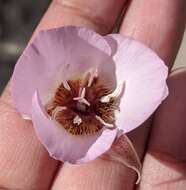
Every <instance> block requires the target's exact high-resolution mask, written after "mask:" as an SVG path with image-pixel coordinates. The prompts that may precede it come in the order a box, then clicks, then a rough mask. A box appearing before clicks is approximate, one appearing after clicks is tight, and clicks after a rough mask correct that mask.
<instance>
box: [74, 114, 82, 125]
mask: <svg viewBox="0 0 186 190" xmlns="http://www.w3.org/2000/svg"><path fill="white" fill-rule="evenodd" d="M81 123H82V119H81V118H80V117H79V115H76V117H74V120H73V124H77V125H80V124H81Z"/></svg>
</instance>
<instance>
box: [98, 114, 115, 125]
mask: <svg viewBox="0 0 186 190" xmlns="http://www.w3.org/2000/svg"><path fill="white" fill-rule="evenodd" d="M95 118H96V119H97V120H98V121H99V122H100V123H102V124H103V125H104V126H105V127H108V128H113V127H114V125H113V124H110V123H106V122H105V121H104V120H103V119H102V118H101V117H100V116H98V115H96V116H95Z"/></svg>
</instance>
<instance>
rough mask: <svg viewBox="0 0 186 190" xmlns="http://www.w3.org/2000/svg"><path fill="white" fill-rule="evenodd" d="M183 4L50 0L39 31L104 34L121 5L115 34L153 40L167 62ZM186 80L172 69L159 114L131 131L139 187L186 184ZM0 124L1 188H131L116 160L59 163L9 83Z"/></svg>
mask: <svg viewBox="0 0 186 190" xmlns="http://www.w3.org/2000/svg"><path fill="white" fill-rule="evenodd" d="M185 8H186V6H185V2H184V0H177V1H174V0H164V1H161V0H149V1H148V2H147V1H145V0H139V1H132V2H131V3H130V6H128V4H127V2H126V1H124V0H118V1H117V3H116V2H115V1H114V0H108V1H107V2H100V1H98V0H95V1H91V0H90V1H84V0H76V1H75V0H71V1H61V0H55V1H53V2H52V3H51V6H50V8H49V9H48V11H47V13H46V14H45V16H44V17H43V19H42V21H41V23H40V24H39V26H38V28H37V30H36V32H37V31H38V30H41V29H47V28H53V27H58V26H63V25H69V24H70V25H83V26H86V27H89V28H92V29H94V30H96V31H97V32H99V33H101V34H106V33H108V32H110V31H111V30H112V28H113V26H114V23H115V20H116V18H117V17H118V15H119V13H120V12H121V11H122V10H123V9H124V10H125V11H126V14H125V17H124V19H123V22H122V25H121V28H120V33H121V34H123V35H129V36H132V37H133V38H135V39H137V40H140V41H142V42H143V43H145V44H147V45H148V46H150V47H151V48H152V49H154V50H155V51H156V52H157V53H158V54H159V56H160V57H161V58H162V59H163V60H164V61H165V62H166V63H167V65H168V66H169V67H170V68H171V66H172V64H173V61H174V58H175V56H176V53H177V50H178V47H179V44H180V41H181V37H182V34H183V31H184V27H185V26H184V24H185V15H184V14H185V13H186V11H185ZM185 81H186V71H185V70H180V71H176V72H174V73H172V74H171V75H170V77H169V80H168V84H169V89H170V95H169V97H168V98H167V100H166V101H165V102H164V103H163V104H162V105H161V106H160V108H159V109H158V111H157V112H156V114H155V116H154V119H153V123H152V124H151V123H150V120H149V121H147V122H146V123H145V124H144V125H143V126H142V127H140V128H138V129H137V130H135V131H133V132H132V133H130V134H129V137H130V138H131V140H132V141H133V143H134V146H135V147H136V149H137V151H138V153H139V155H140V156H141V158H144V163H143V171H142V180H141V184H140V185H139V189H140V190H145V189H148V190H149V189H162V190H163V189H166V188H167V189H177V190H179V189H180V190H183V189H184V188H185V179H186V177H185V172H184V170H185V165H184V161H185V158H186V155H185V154H186V153H185V145H186V141H185V136H186V132H184V130H185V129H184V124H185V116H184V113H185V111H186V105H185V104H186V101H185V99H184V98H185V97H186V90H185V89H184V85H185ZM0 126H1V127H0V153H1V154H0V189H1V188H7V189H13V190H14V189H24V190H32V189H33V190H45V189H50V188H51V189H53V190H58V189H64V190H68V189H71V190H72V189H76V190H80V189H81V190H83V189H85V190H87V189H89V190H94V189H106V190H120V189H126V190H132V189H134V188H135V187H134V184H135V180H136V179H135V178H136V176H135V173H134V172H133V171H132V170H130V169H128V168H126V167H125V166H123V165H120V164H118V163H114V162H108V161H105V160H103V159H101V158H98V159H96V160H95V161H92V162H90V163H86V164H83V165H81V166H78V165H70V164H65V165H61V164H60V163H59V162H57V161H55V160H53V159H52V158H50V157H49V155H48V153H47V152H46V151H45V149H44V148H43V146H42V145H41V144H40V143H39V141H38V140H37V138H36V136H35V133H34V131H33V128H32V125H31V123H30V122H28V121H25V120H22V119H21V117H20V116H19V114H18V113H17V112H16V110H15V109H14V108H13V104H12V100H11V98H10V90H9V87H7V89H6V90H5V92H4V93H3V95H2V97H1V100H0ZM178 127H179V129H178ZM149 129H150V133H151V135H150V137H149V135H148V134H149ZM147 144H148V148H147V149H146V145H147Z"/></svg>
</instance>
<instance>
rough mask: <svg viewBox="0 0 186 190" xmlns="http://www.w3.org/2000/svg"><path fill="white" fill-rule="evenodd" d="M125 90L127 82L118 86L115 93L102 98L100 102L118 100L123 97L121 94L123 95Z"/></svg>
mask: <svg viewBox="0 0 186 190" xmlns="http://www.w3.org/2000/svg"><path fill="white" fill-rule="evenodd" d="M124 88H125V82H123V83H122V84H120V85H118V86H117V87H116V89H115V90H114V92H112V93H111V94H108V95H107V96H102V97H101V98H100V102H101V103H108V102H110V99H111V98H118V97H119V96H121V94H123V92H124Z"/></svg>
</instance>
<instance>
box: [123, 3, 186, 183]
mask: <svg viewBox="0 0 186 190" xmlns="http://www.w3.org/2000/svg"><path fill="white" fill-rule="evenodd" d="M185 8H186V6H185V1H184V0H178V1H174V0H171V1H170V0H164V1H161V0H149V1H148V2H147V1H145V0H139V1H131V3H130V5H129V7H128V9H127V11H126V14H125V17H124V19H123V22H122V24H121V27H120V33H121V34H123V35H126V36H131V37H132V38H134V39H136V40H139V41H141V42H143V43H145V44H146V45H147V46H149V47H150V48H152V49H153V50H154V51H156V52H157V54H158V55H159V56H160V57H161V58H162V59H163V60H164V61H165V63H166V64H167V65H168V66H169V68H171V66H172V64H173V62H174V59H175V56H176V54H177V51H178V49H179V45H180V41H181V38H182V35H183V31H184V28H185V17H186V11H185ZM143 126H144V127H143V128H141V127H139V128H138V129H137V130H134V131H133V132H132V134H131V136H132V140H133V143H134V146H135V147H136V149H137V151H138V152H140V153H141V155H142V154H143V152H144V151H145V149H146V142H147V140H148V136H149V130H150V126H151V120H150V119H149V120H148V121H146V123H145V124H144V125H143ZM128 181H133V179H132V178H130V177H129V178H128Z"/></svg>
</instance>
